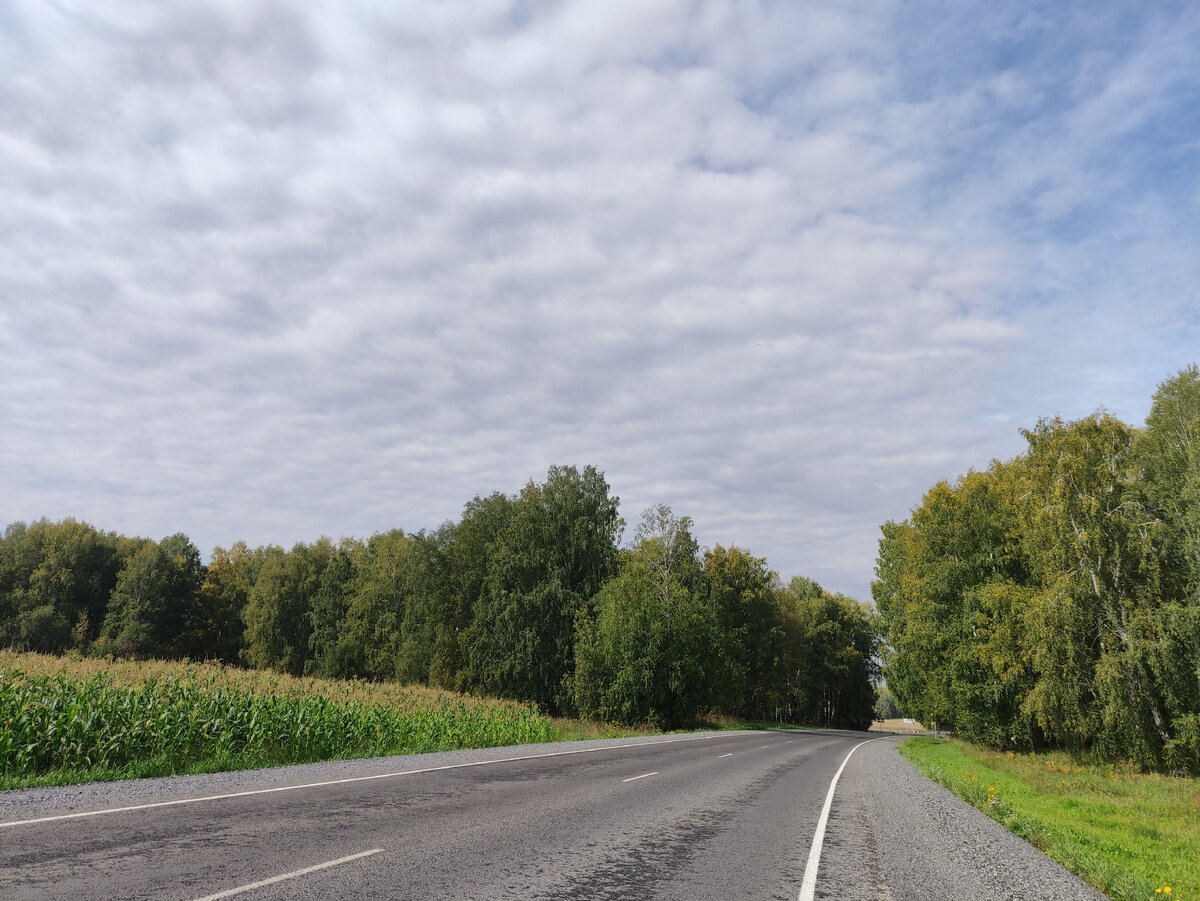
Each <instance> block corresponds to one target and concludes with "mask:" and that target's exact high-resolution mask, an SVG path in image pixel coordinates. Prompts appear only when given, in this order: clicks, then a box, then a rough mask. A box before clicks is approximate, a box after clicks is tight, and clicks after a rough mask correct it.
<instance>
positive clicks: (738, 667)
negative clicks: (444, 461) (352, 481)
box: [0, 466, 878, 728]
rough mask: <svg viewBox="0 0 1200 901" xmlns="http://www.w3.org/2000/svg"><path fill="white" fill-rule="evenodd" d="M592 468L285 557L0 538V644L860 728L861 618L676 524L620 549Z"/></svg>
mask: <svg viewBox="0 0 1200 901" xmlns="http://www.w3.org/2000/svg"><path fill="white" fill-rule="evenodd" d="M618 505H619V499H618V498H616V497H613V496H611V494H610V492H609V486H608V484H607V482H606V481H605V479H604V476H603V475H602V474H601V473H600V472H598V471H597V470H596V469H595V468H594V467H591V466H589V467H585V468H584V469H583V470H579V469H577V468H575V467H570V466H565V467H564V466H554V467H551V468H550V470H549V473H548V474H547V477H546V479H545V481H543V482H535V481H532V480H531V481H530V482H529V483H528V484H527V485H525V487H524V488H523V489H522V490H521V491H519V492H518V493H516V494H513V495H507V494H503V493H500V492H496V493H493V494H491V495H489V496H487V497H476V498H474V499H472V500H471V501H470V502H469V503H467V504H466V506H465V508H464V510H463V515H462V518H461V519H460V520H459V521H458V522H456V523H450V522H448V523H446V524H444V525H442V526H441V527H440V528H438V529H435V530H421V531H418V532H415V533H408V532H404V531H402V530H399V529H396V530H392V531H388V532H382V533H378V534H375V535H372V536H371V537H370V538H369V539H367V540H365V541H362V540H357V539H349V538H347V539H342V540H341V541H339V542H337V543H334V542H333V541H331V540H330V539H328V538H321V539H319V540H318V541H316V542H314V543H311V544H306V543H297V544H296V545H294V546H293V547H292V548H291V549H290V550H285V549H283V548H282V547H278V546H269V547H256V548H250V547H247V546H246V544H245V543H244V542H238V543H236V544H233V545H232V546H230V547H229V548H222V547H218V548H215V549H214V550H213V552H212V554H211V556H210V559H209V561H208V563H207V564H204V563H203V562H202V559H201V555H200V553H199V552H198V550H197V549H196V547H195V546H194V545H193V544H192V542H191V541H190V540H189V539H188V538H187V536H186V535H183V534H176V535H172V536H169V537H167V538H164V539H163V540H162V541H158V542H155V541H152V540H149V539H144V538H127V537H124V536H120V535H116V534H114V533H108V532H102V531H99V530H97V529H95V528H93V527H92V526H90V525H88V524H87V523H81V522H77V521H75V520H72V519H67V520H64V521H62V522H57V523H55V522H49V521H47V520H41V521H39V522H34V523H31V524H28V525H26V524H25V523H19V522H18V523H14V524H12V525H10V526H8V528H7V529H6V530H5V532H4V535H3V538H2V539H0V645H8V646H12V647H16V648H23V649H29V650H37V651H43V652H62V651H66V650H73V651H75V652H79V653H84V654H92V655H99V656H104V655H111V656H114V657H117V656H139V657H162V658H189V659H192V660H219V661H223V662H225V663H228V664H236V665H245V666H251V667H257V668H265V669H272V670H277V671H280V672H286V673H290V674H293V675H313V676H323V677H333V678H351V677H355V678H363V679H371V680H398V681H402V682H407V683H425V684H429V685H435V686H440V687H444V688H448V689H453V690H457V691H467V692H476V693H484V694H489V695H495V696H499V697H509V698H517V699H521V700H528V701H534V702H536V703H537V704H538V705H539V706H540V707H541V708H542V709H543V710H545V711H547V712H550V713H561V714H580V715H583V716H587V717H593V718H597V719H602V720H606V721H611V722H620V723H645V722H648V723H653V724H657V725H661V726H678V725H685V724H688V723H691V722H694V721H695V720H696V718H697V716H699V715H702V714H707V713H725V714H730V715H734V716H740V717H747V718H757V719H771V720H779V721H789V722H798V723H799V722H803V723H811V724H819V725H828V726H837V727H852V728H865V727H866V726H867V725H868V724H869V723H870V720H871V717H872V710H873V705H874V703H875V696H874V692H873V689H872V682H873V680H874V679H875V677H876V676H877V674H878V636H877V632H876V626H875V617H874V613H873V612H872V611H871V609H870V608H869V606H867V605H864V604H860V603H858V602H857V601H854V600H853V599H851V598H847V597H844V596H842V595H838V594H832V593H829V592H826V591H824V590H823V589H822V588H821V587H820V586H819V585H817V584H816V583H815V582H813V581H811V580H809V579H805V578H802V577H797V578H795V579H793V580H792V581H791V582H790V583H789V584H788V585H787V586H784V585H782V584H781V582H780V580H779V578H778V576H777V575H776V574H775V573H774V572H773V571H771V570H770V569H769V568H768V567H767V563H766V560H765V559H764V558H761V557H755V556H753V555H752V554H751V553H750V552H749V551H747V550H744V549H741V548H737V547H728V548H726V547H723V546H720V545H718V546H717V547H715V548H712V549H711V550H702V549H701V548H700V547H699V545H698V544H697V542H696V540H695V538H694V537H693V536H692V532H691V530H692V522H691V520H690V519H688V518H687V517H684V516H675V515H674V514H673V513H672V511H671V510H670V509H669V508H668V507H665V506H661V505H660V506H656V507H653V508H651V509H650V510H648V511H646V513H645V515H644V516H643V518H642V521H641V522H640V524H639V525H638V527H637V529H636V532H635V536H634V540H633V541H632V543H631V544H630V545H629V546H627V547H622V546H620V542H621V538H622V535H623V532H624V522H623V520H622V519H621V517H620V515H619V510H618Z"/></svg>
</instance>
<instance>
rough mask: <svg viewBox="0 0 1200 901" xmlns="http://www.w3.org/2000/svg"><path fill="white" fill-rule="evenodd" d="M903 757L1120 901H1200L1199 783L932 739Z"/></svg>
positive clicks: (913, 742) (917, 741) (913, 743)
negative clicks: (1162, 900)
mask: <svg viewBox="0 0 1200 901" xmlns="http://www.w3.org/2000/svg"><path fill="white" fill-rule="evenodd" d="M900 753H902V754H903V755H904V756H905V757H907V758H908V759H909V760H911V761H912V762H913V764H914V765H915V766H916V767H917V769H919V770H920V771H921V772H922V773H924V774H925V775H926V776H928V777H929V778H931V779H933V780H934V781H935V782H938V783H940V784H942V785H944V786H945V787H946V788H948V789H950V790H951V791H952V792H954V793H955V794H956V795H958V796H959V797H960V798H963V799H964V800H966V801H968V802H969V803H971V804H973V805H974V806H975V807H977V808H979V809H980V810H982V811H983V812H984V813H986V814H987V815H988V816H990V817H992V818H993V819H995V820H998V821H999V822H1001V823H1003V824H1004V825H1005V826H1007V827H1008V828H1009V829H1011V830H1012V831H1013V832H1015V833H1016V834H1017V835H1019V836H1021V837H1022V838H1024V839H1026V840H1028V841H1030V842H1032V843H1033V844H1034V845H1036V846H1037V847H1038V848H1040V849H1041V850H1042V851H1044V852H1045V853H1046V854H1048V855H1049V856H1050V857H1052V858H1054V859H1055V860H1057V861H1058V862H1059V863H1061V864H1062V865H1063V866H1065V867H1066V868H1067V869H1069V870H1071V871H1073V872H1074V873H1076V874H1078V875H1079V876H1080V877H1082V878H1083V879H1085V880H1086V881H1087V882H1089V883H1091V884H1092V885H1094V886H1096V888H1098V889H1100V890H1101V891H1103V892H1105V893H1106V894H1108V895H1110V896H1111V897H1113V898H1115V899H1118V901H1134V899H1137V901H1147V899H1160V898H1164V897H1168V896H1169V897H1171V898H1172V899H1176V901H1200V779H1196V778H1188V777H1181V776H1166V775H1159V774H1142V773H1137V772H1135V771H1133V770H1132V769H1129V768H1123V767H1119V766H1099V765H1086V764H1081V763H1079V762H1078V761H1075V760H1073V759H1072V758H1070V757H1069V756H1067V755H1065V754H1057V753H1050V754H1029V755H1014V754H1013V753H1012V752H1007V753H1000V752H995V751H989V750H986V749H983V748H979V747H976V746H974V745H969V744H967V743H965V742H960V741H957V740H953V739H941V740H938V739H935V738H932V737H917V738H911V739H909V740H908V741H906V742H905V743H904V744H903V745H902V746H901V748H900ZM1168 887H1169V891H1167V889H1168Z"/></svg>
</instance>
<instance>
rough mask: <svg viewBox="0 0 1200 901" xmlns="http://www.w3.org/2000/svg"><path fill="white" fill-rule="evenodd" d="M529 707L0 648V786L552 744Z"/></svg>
mask: <svg viewBox="0 0 1200 901" xmlns="http://www.w3.org/2000/svg"><path fill="white" fill-rule="evenodd" d="M559 737H560V728H559V727H556V725H555V724H554V723H553V722H552V721H551V720H550V719H548V718H547V717H543V716H540V715H539V714H538V713H537V712H536V710H535V709H534V708H533V707H532V706H531V705H527V704H519V703H515V702H509V701H498V700H494V699H484V698H474V697H469V696H465V695H458V694H455V693H453V692H447V691H440V690H437V689H428V688H424V687H420V686H416V687H413V686H398V685H386V684H372V683H366V682H339V681H335V680H325V679H296V678H292V677H288V676H281V675H279V674H275V673H263V672H254V671H246V670H240V669H237V668H233V667H223V666H219V665H212V664H186V663H168V662H162V661H148V662H137V661H120V662H108V661H104V660H89V659H76V660H72V659H68V658H61V657H53V656H48V655H40V654H20V653H15V652H11V651H0V789H9V788H16V787H27V786H35V785H63V784H71V783H76V782H83V781H96V780H107V779H123V778H138V777H144V776H164V775H179V774H182V773H196V772H216V771H221V770H231V769H246V768H254V767H262V766H273V765H281V764H292V763H307V762H313V761H318V760H336V759H344V758H351V757H371V756H383V755H389V754H408V753H419V752H424V751H440V750H454V749H458V748H479V747H498V746H501V745H512V744H524V743H530V742H544V741H554V740H557V739H558V738H559Z"/></svg>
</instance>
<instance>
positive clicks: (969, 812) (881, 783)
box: [818, 737, 1107, 901]
mask: <svg viewBox="0 0 1200 901" xmlns="http://www.w3.org/2000/svg"><path fill="white" fill-rule="evenodd" d="M902 741H903V738H899V737H896V738H886V739H883V740H881V741H876V742H872V743H871V744H868V745H865V746H864V747H862V748H861V749H860V750H859V751H858V752H857V753H856V754H855V755H854V758H852V759H851V761H850V765H849V766H847V768H846V772H845V773H844V774H843V777H842V781H841V782H840V783H839V784H838V790H837V795H836V797H835V800H834V805H833V809H832V811H831V815H830V827H829V828H830V832H831V834H834V835H838V834H841V835H842V836H843V841H844V843H845V845H846V847H845V848H844V851H845V852H846V853H844V854H841V855H838V856H833V855H831V866H830V869H829V870H828V871H826V870H825V868H824V862H823V864H822V877H823V878H822V879H821V880H819V882H818V886H819V890H818V897H826V898H834V897H841V898H844V897H864V898H877V899H883V901H901V899H904V901H923V899H931V901H932V899H938V901H940V899H945V898H972V899H977V901H985V899H996V901H1031V899H1043V898H1044V899H1054V901H1063V899H1086V901H1105V899H1107V896H1106V895H1104V894H1102V893H1101V892H1099V891H1097V890H1096V889H1094V888H1092V887H1091V886H1090V885H1088V884H1087V883H1085V882H1084V881H1083V880H1081V879H1080V878H1079V877H1077V876H1075V875H1074V874H1073V873H1071V872H1069V871H1068V870H1066V869H1064V868H1063V867H1062V866H1061V865H1059V864H1058V863H1056V862H1055V861H1053V860H1051V859H1050V858H1049V857H1047V856H1046V855H1044V854H1042V853H1041V852H1040V851H1038V850H1037V849H1036V848H1035V847H1033V846H1032V845H1030V844H1029V843H1028V842H1026V841H1025V840H1024V839H1021V838H1018V837H1017V836H1016V835H1013V834H1012V833H1011V832H1009V831H1008V830H1007V829H1005V828H1004V827H1003V826H1002V825H1000V824H999V823H997V822H996V821H995V820H993V819H991V818H990V817H988V816H986V815H984V814H983V813H981V812H980V811H978V810H976V809H975V808H974V807H972V806H971V805H969V804H967V803H966V802H965V801H963V800H961V799H960V798H958V797H957V796H956V795H954V794H952V793H951V792H949V791H947V790H946V789H945V788H943V787H942V786H940V785H938V784H936V783H935V782H932V781H930V780H929V779H927V778H925V777H924V776H923V775H921V773H920V772H918V771H917V769H916V768H915V767H914V766H913V765H912V764H911V763H909V762H908V761H907V760H906V759H904V758H903V757H902V756H901V755H900V753H899V751H898V750H897V747H898V745H899V744H900V743H901V742H902ZM839 870H841V872H839ZM856 873H858V874H861V876H856V875H855V874H856ZM862 876H866V877H867V880H863V879H862ZM839 882H840V883H841V884H840V885H839V884H838V883H839ZM864 882H865V884H863V883H864ZM856 883H857V884H858V887H859V889H860V895H855V894H853V892H850V893H846V892H845V889H846V888H847V887H848V885H852V884H856ZM822 885H823V889H821V888H820V887H821V886H822ZM822 891H823V892H824V893H823V894H822Z"/></svg>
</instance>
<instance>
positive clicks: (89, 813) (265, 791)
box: [0, 732, 756, 829]
mask: <svg viewBox="0 0 1200 901" xmlns="http://www.w3.org/2000/svg"><path fill="white" fill-rule="evenodd" d="M742 734H747V733H742ZM749 734H751V735H753V734H756V733H749ZM737 735H738V733H736V732H728V733H725V734H723V735H695V736H692V737H690V738H669V739H666V740H665V741H640V742H630V743H628V744H624V745H606V746H605V747H603V748H579V749H577V750H574V751H551V752H550V753H549V754H522V755H521V756H519V757H500V758H497V759H496V760H476V761H474V762H472V763H448V764H446V765H445V766H430V767H424V768H422V769H418V770H399V771H397V772H394V773H376V774H375V775H373V776H349V777H347V778H345V779H328V780H326V781H324V782H306V783H304V784H303V785H281V786H279V787H278V788H255V789H250V790H249V791H242V792H230V793H229V794H225V795H206V796H205V797H203V798H180V799H179V800H177V801H155V802H153V803H151V804H131V805H129V806H128V807H106V808H104V809H102V810H85V811H83V812H81V813H61V814H56V815H54V816H48V817H35V818H33V819H30V820H11V821H9V822H7V823H0V829H6V828H9V827H12V826H32V825H34V824H35V823H52V822H55V821H57V820H78V819H82V818H83V817H98V816H101V815H103V814H106V813H127V812H128V811H131V810H150V809H152V808H154V807H177V806H179V805H181V804H202V803H204V802H207V801H222V800H225V799H226V798H246V797H249V796H251V795H270V794H275V793H277V792H291V791H299V790H301V789H305V788H322V787H324V786H326V785H345V784H347V783H350V782H370V781H371V780H374V779H394V778H396V777H397V776H417V775H420V774H421V773H437V772H441V771H442V770H462V769H468V768H470V767H476V766H489V765H491V764H494V763H515V762H517V761H521V760H537V759H539V758H541V757H566V756H568V755H571V754H592V753H595V752H597V751H622V750H625V749H626V748H644V747H647V746H650V745H672V744H675V743H676V742H684V741H703V740H705V739H713V740H716V739H722V738H735V737H737Z"/></svg>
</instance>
